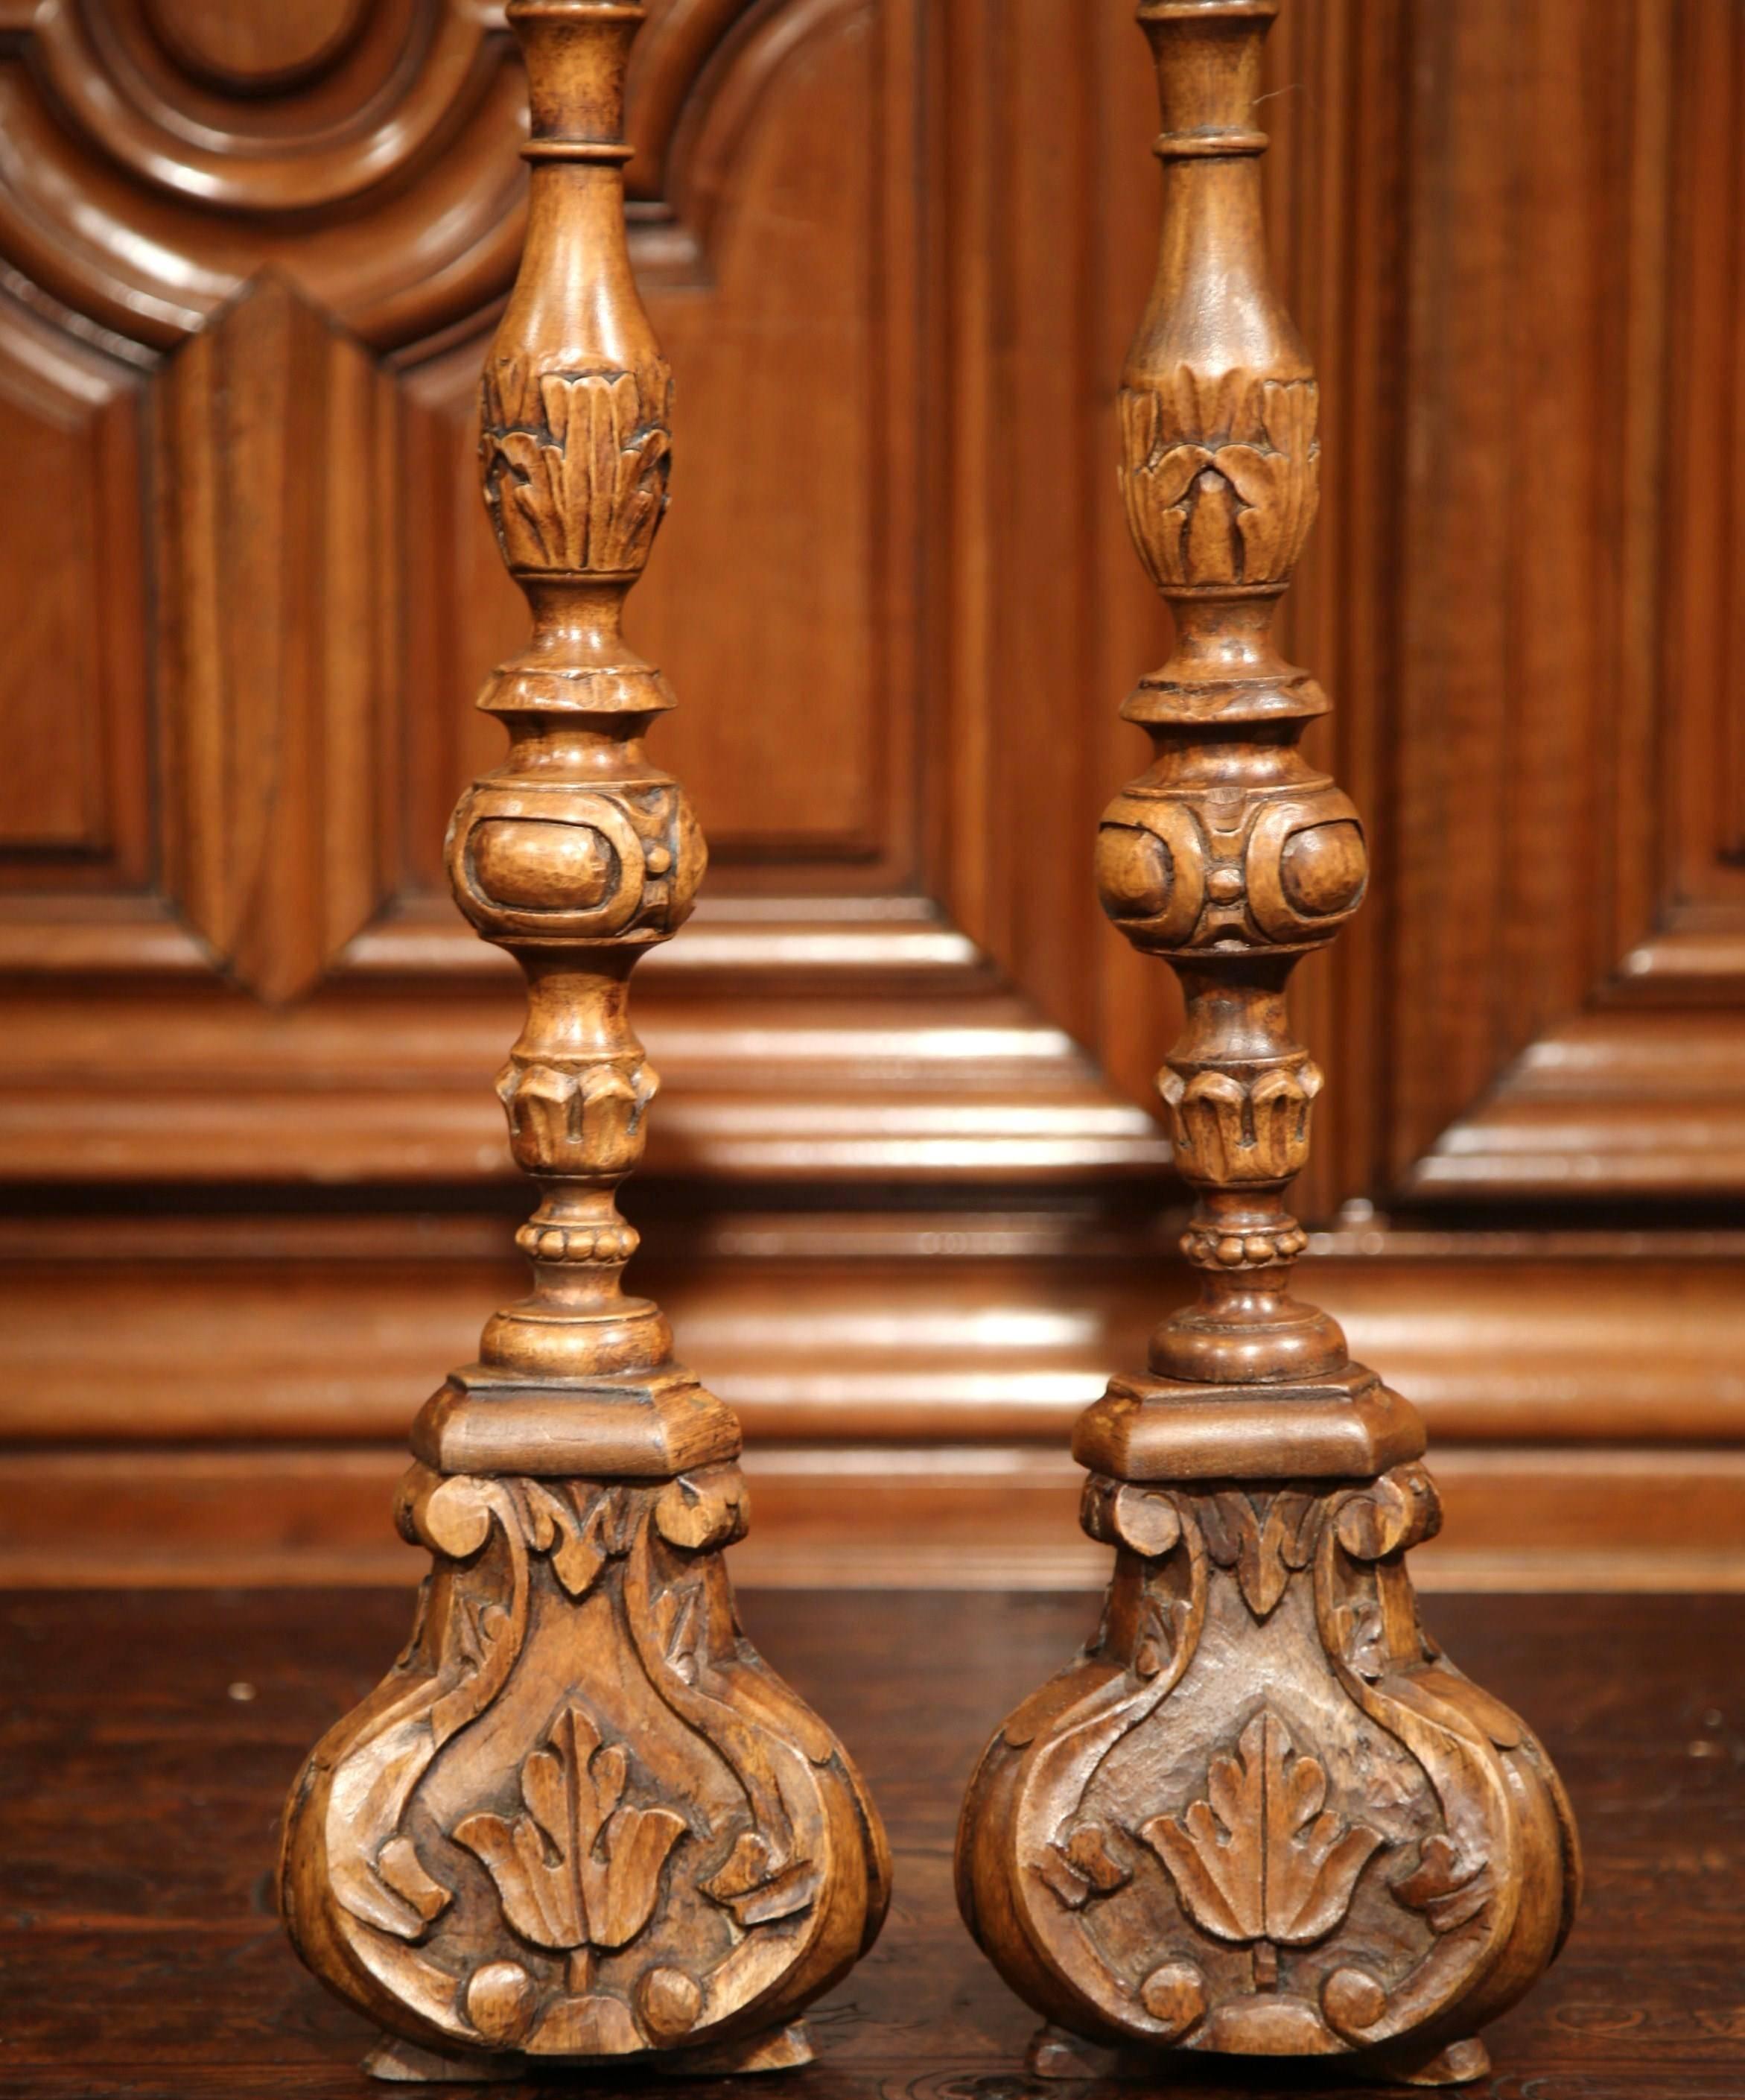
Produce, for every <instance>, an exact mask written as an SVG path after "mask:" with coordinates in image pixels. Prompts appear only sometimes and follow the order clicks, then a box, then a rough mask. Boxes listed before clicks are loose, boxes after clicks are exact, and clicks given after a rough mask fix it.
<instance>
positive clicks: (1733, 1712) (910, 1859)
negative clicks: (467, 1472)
mask: <svg viewBox="0 0 1745 2100" xmlns="http://www.w3.org/2000/svg"><path fill="white" fill-rule="evenodd" d="M742 1603H743V1609H744V1612H745V1617H746V1621H747V1628H748V1630H749V1631H750V1632H751V1634H752V1635H753V1636H754V1637H755V1638H756V1640H757V1642H758V1643H759V1645H760V1648H762V1649H763V1650H764V1651H765V1652H766V1653H767V1654H768V1655H769V1657H770V1658H771V1659H772V1661H773V1662H774V1663H775V1665H777V1666H778V1668H779V1669H780V1670H782V1672H783V1673H784V1674H786V1675H787V1676H788V1677H789V1678H790V1679H791V1681H792V1682H793V1683H795V1686H796V1687H798V1688H799V1689H800V1692H803V1693H804V1695H805V1696H807V1697H808V1698H809V1699H810V1700H811V1701H813V1702H814V1703H815V1704H816V1705H817V1706H818V1707H819V1708H820V1709H821V1710H824V1711H826V1712H827V1713H829V1714H831V1715H832V1716H833V1717H834V1718H835V1719H836V1720H837V1721H838V1722H839V1723H840V1725H841V1727H842V1730H843V1733H844V1740H846V1741H847V1742H848V1745H849V1747H850V1749H852V1751H853V1754H854V1755H855V1757H856V1758H857V1759H858V1760H859V1762H861V1767H862V1768H863V1770H864V1771H865V1772H866V1776H867V1778H868V1780H869V1781H870V1784H871V1785H873V1786H874V1787H875V1789H877V1791H878V1794H879V1799H880V1800H881V1802H883V1803H884V1807H885V1810H886V1812H887V1814H888V1817H889V1819H890V1824H891V1829H892V1838H893V1840H894V1846H895V1854H896V1886H897V1899H896V1904H895V1908H894V1909H893V1911H892V1917H891V1921H890V1923H889V1924H888V1926H887V1927H886V1929H885V1932H884V1935H883V1937H882V1938H881V1939H880V1940H879V1944H878V1946H877V1947H876V1948H875V1949H874V1950H873V1952H872V1953H871V1954H870V1956H869V1957H867V1959H866V1961H865V1962H864V1963H862V1964H861V1966H860V1967H859V1968H858V1969H857V1970H856V1971H855V1973H854V1974H853V1976H852V1977H851V1978H850V1979H848V1982H847V1983H844V1985H842V1986H841V1987H840V1988H839V1989H838V1990H837V1991H835V1992H833V1993H832V1994H831V1996H830V1997H828V1998H827V1999H826V2000H825V2001H822V2004H821V2005H820V2006H819V2008H818V2009H817V2013H816V2014H814V2016H813V2024H814V2030H815V2033H816V2036H817V2045H818V2060H817V2063H814V2064H813V2066H812V2067H810V2068H809V2069H808V2070H805V2071H800V2072H797V2073H795V2074H794V2075H793V2076H792V2077H791V2079H787V2080H784V2081H782V2085H781V2087H780V2089H781V2091H782V2092H783V2093H792V2094H793V2095H794V2096H795V2100H831V2096H836V2095H841V2096H844V2100H848V2096H853V2100H892V2096H893V2095H897V2096H910V2100H928V2096H944V2100H1000V2096H1002V2095H1004V2096H1007V2100H1039V2096H1040V2095H1041V2093H1043V2092H1044V2091H1046V2090H1047V2088H1045V2087H1042V2086H1040V2085H1032V2084H1031V2083H1030V2081H1029V2080H1027V2079H1026V2078H1025V2076H1024V2075H1023V2072H1022V2067H1021V2063H1022V2055H1023V2050H1024V2046H1025V2037H1026V2036H1027V2033H1028V2032H1029V2026H1030V2024H1031V2023H1030V2020H1029V2017H1028V2015H1027V2014H1025V2010H1024V2008H1023V2007H1022V2006H1021V2005H1019V2003H1018V2001H1016V1999H1015V1998H1013V1997H1012V1996H1011V1995H1010V1993H1009V1992H1007V1990H1006V1989H1005V1988H1004V1986H1003V1985H1002V1983H1000V1981H999V1979H998V1978H997V1977H996V1976H995V1975H994V1972H993V1971H992V1970H991V1969H989V1967H988V1965H987V1964H986V1963H985V1961H982V1959H981V1958H980V1956H979V1955H978V1954H977V1953H976V1950H975V1949H974V1948H973V1947H972V1945H971V1943H970V1942H969V1940H968V1939H967V1937H966V1936H965V1935H964V1933H963V1929H962V1927H961V1926H959V1925H958V1921H957V1919H956V1917H955V1915H954V1912H953V1908H952V1904H951V1895H950V1842H951V1829H952V1824H953V1820H954V1815H955V1812H956V1804H957V1801H958V1795H959V1793H960V1791H961V1789H962V1786H963V1780H964V1779H965V1777H966V1776H967V1769H968V1764H969V1760H970V1758H971V1756H972V1749H973V1744H974V1740H975V1737H976V1732H977V1730H978V1728H979V1727H980V1722H981V1718H982V1717H983V1716H984V1715H985V1714H988V1713H989V1712H994V1711H998V1710H1000V1709H1001V1708H1002V1707H1004V1706H1006V1705H1009V1704H1010V1703H1011V1701H1014V1700H1016V1699H1017V1698H1018V1697H1019V1696H1021V1694H1022V1693H1023V1692H1025V1691H1026V1690H1027V1689H1028V1688H1029V1686H1030V1685H1031V1684H1032V1683H1033V1682H1035V1681H1036V1679H1038V1677H1039V1676H1040V1675H1041V1674H1042V1672H1044V1671H1045V1670H1047V1669H1048V1668H1049V1667H1051V1665H1052V1664H1053V1662H1054V1661H1055V1660H1056V1659H1057V1658H1058V1657H1060V1656H1061V1655H1064V1654H1065V1653H1067V1652H1069V1650H1070V1648H1071V1647H1072V1645H1073V1643H1074V1642H1075V1641H1077V1640H1078V1639H1082V1638H1083V1637H1084V1636H1085V1635H1087V1634H1088V1633H1089V1632H1090V1631H1091V1624H1092V1621H1093V1618H1094V1617H1095V1607H1094V1605H1093V1604H1092V1602H1091V1599H1089V1598H1086V1597H1083V1596H1077V1597H1053V1596H1047V1595H1027V1596H1010V1595H1008V1596H995V1595H979V1596H976V1595H913V1594H911V1595H882V1596H879V1597H876V1598H873V1597H853V1598H843V1597H837V1596H829V1595H793V1594H785V1595H771V1594H769V1593H764V1592H757V1593H751V1594H747V1595H745V1596H744V1597H743V1599H742ZM404 1615H405V1614H404V1601H403V1595H401V1594H400V1593H399V1591H398V1590H395V1591H391V1592H390V1591H368V1592H354V1593H352V1594H350V1595H348V1596H347V1597H346V1608H345V1609H344V1610H343V1611H342V1612H331V1613H327V1614H324V1615H322V1617H319V1619H318V1620H316V1621H311V1620H310V1619H309V1617H307V1615H306V1612H305V1609H304V1605H303V1600H302V1599H298V1598H296V1597H288V1596H284V1595H271V1594H268V1595H258V1594H257V1595H246V1594H242V1593H236V1592H232V1593H230V1594H227V1595H179V1596H175V1595H163V1594H159V1595H143V1596H142V1595H100V1596H98V1595H81V1596H73V1597H69V1596H56V1595H34V1596H29V1597H16V1596H13V1597H8V1598H7V1599H5V1601H4V1604H3V1606H0V1629H3V1635H4V1637H3V1639H0V1672H3V1674H4V1690H3V1694H0V1711H3V1713H4V1715H5V1722H4V1737H3V1741H4V1761H5V1764H6V1767H7V1783H6V1785H5V1788H4V1791H3V1793H0V1861H3V1865H0V1890H3V1893H4V1902H3V1904H0V1913H3V1915H0V1961H3V1964H4V1973H5V1975H6V1979H7V2007H8V2010H7V2023H6V2060H5V2064H4V2067H3V2068H0V2086H3V2089H4V2090H5V2091H6V2093H7V2095H8V2096H9V2100H121V2096H122V2095H124V2094H126V2095H128V2096H130V2100H219V2096H223V2100H249V2096H254V2095H259V2096H262V2100H267V2096H278V2095H284V2096H292V2095H295V2096H298V2100H340V2096H342V2095H345V2096H350V2095H358V2096H361V2095H363V2094H364V2093H366V2092H368V2090H370V2088H369V2086H368V2082H367V2081H366V2080H364V2078H363V2077H362V2076H360V2074H359V2072H358V2071H357V2069H356V2068H355V2065H356V2059H357V2057H358V2054H359V2050H360V2049H361V2048H362V2046H363V2045H364V2042H365V2040H366V2039H367V2029H366V2027H365V2023H364V2022H363V2021H362V2020H360V2019H359V2018H358V2017H357V2016H356V2015H355V2014H352V2013H350V2012H348V2011H347V2010H346V2009H345V2008H344V2007H342V2005H339V2004H338V2003H337V2001H334V2000H333V1999H332V1998H330V1997H329V1996H328V1995H327V1994H326V1992H324V1991H322V1990H321V1989H320V1988H319V1986H318V1985H317V1984H316V1983H315V1982H314V1981H313V1980H312V1979H311V1978H309V1977H308V1976H306V1974H304V1973H303V1972H302V1970H300V1969H299V1968H298V1967H297V1964H296V1962H295V1961H293V1959H292V1957H291V1955H290V1952H289V1949H288V1948H286V1947H285V1945H284V1941H283V1939H282V1938H281V1937H280V1933H279V1930H278V1926H277V1923H276V1921H275V1919H274V1917H273V1916H272V1911H271V1895H270V1891H269V1886H268V1870H269V1868H270V1864H271V1853H272V1843H273V1821H274V1817H275V1814H276V1812H277V1809H278V1805H279V1802H280V1798H281V1796H282V1794H283V1792H284V1785H285V1783H286V1781H287V1780H288V1778H289V1775H290V1773H291V1771H292V1770H293V1767H294V1766H295V1764H296V1762H297V1759H298V1758H300V1757H301V1756H302V1750H303V1746H304V1745H305V1744H306V1742H307V1740H309V1738H310V1736H311V1735H313V1734H314V1733H315V1732H316V1731H318V1730H319V1728H321V1727H324V1725H325V1724H326V1723H327V1722H328V1720H330V1719H331V1718H333V1716H334V1715H335V1714H337V1713H339V1712H340V1711H341V1710H343V1709H344V1708H345V1707H346V1705H349V1704H350V1701H352V1699H353V1698H355V1696H357V1694H358V1693H359V1692H361V1691H362V1690H363V1689H364V1687H365V1686H366V1685H368V1683H369V1682H370V1681H371V1679H372V1677H373V1675H374V1673H375V1670H376V1669H377V1662H378V1658H379V1657H380V1655H381V1652H382V1651H383V1649H384V1648H385V1647H386V1646H388V1645H390V1644H391V1643H393V1642H394V1641H395V1640H397V1639H399V1636H400V1634H401V1632H402V1630H403V1621H404ZM1428 1617H1429V1621H1430V1626H1432V1628H1433V1629H1434V1631H1435V1632H1436V1633H1437V1635H1439V1637H1441V1638H1443V1639H1447V1640H1448V1642H1449V1643H1451V1644H1453V1645H1456V1646H1457V1648H1458V1649H1459V1652H1461V1654H1462V1655H1464V1656H1465V1657H1467V1658H1468V1659H1469V1660H1470V1661H1471V1662H1472V1663H1473V1664H1474V1666H1475V1667H1476V1668H1478V1670H1480V1671H1481V1673H1482V1674H1483V1677H1484V1679H1485V1682H1486V1683H1487V1684H1488V1685H1490V1686H1491V1687H1492V1688H1493V1689H1494V1690H1495V1691H1496V1692H1498V1693H1499V1694H1500V1696H1503V1697H1505V1698H1507V1699H1509V1700H1512V1701H1517V1700H1518V1701H1521V1702H1522V1703H1523V1704H1530V1705H1531V1706H1532V1708H1533V1710H1534V1711H1535V1712H1536V1713H1537V1714H1540V1716H1541V1718H1542V1719H1543V1723H1544V1726H1545V1737H1546V1740H1547V1743H1548V1745H1549V1748H1550V1749H1551V1750H1552V1752H1553V1755H1554V1756H1555V1757H1556V1758H1557V1759H1558V1763H1559V1765H1560V1767H1562V1771H1564V1773H1565V1775H1566V1776H1567V1778H1568V1780H1569V1782H1570V1786H1571V1791H1572V1793H1573V1794H1574V1797H1575V1802H1576V1806H1577V1808H1578V1810H1579V1811H1580V1813H1581V1815H1582V1816H1583V1818H1584V1822H1585V1824H1586V1827H1587V1829H1588V1831H1589V1838H1590V1866H1591V1868H1592V1881H1591V1885H1590V1889H1589V1898H1588V1902H1587V1905H1586V1908H1585V1909H1584V1913H1583V1917H1582V1921H1581V1924H1580V1928H1579V1929H1578V1930H1577V1932H1576V1934H1575V1938H1574V1939H1572V1941H1571V1944H1570V1947H1569V1949H1568V1951H1567V1953H1566V1954H1565V1956H1564V1957H1563V1959H1562V1961H1560V1962H1559V1963H1558V1965H1557V1967H1556V1968H1555V1969H1553V1970H1552V1971H1551V1973H1550V1974H1549V1977H1548V1978H1547V1979H1545V1983H1544V1985H1543V1986H1542V1987H1541V1988H1540V1990H1539V1991H1537V1992H1535V1993H1534V1994H1533V1996H1531V1997H1530V1998H1529V1999H1528V2000H1527V2001H1525V2002H1524V2003H1523V2004H1522V2005H1520V2006H1519V2007H1518V2008H1517V2009H1516V2010H1515V2011H1514V2012H1513V2013H1511V2014H1509V2015H1507V2017H1506V2018H1504V2019H1503V2020H1501V2021H1500V2022H1499V2023H1497V2025H1496V2027H1494V2028H1493V2029H1492V2031H1491V2035H1492V2052H1493V2054H1494V2056H1495V2058H1496V2072H1495V2075H1494V2077H1493V2078H1492V2080H1490V2081H1489V2082H1488V2084H1487V2085H1483V2086H1481V2087H1480V2088H1479V2089H1478V2091H1479V2093H1483V2094H1485V2095H1487V2096H1494V2100H1524V2096H1530V2095H1537V2096H1540V2100H1742V2096H1745V1991H1742V1988H1741V1982H1740V1975H1739V1965H1738V1939H1739V1933H1738V1892H1739V1890H1740V1888H1741V1887H1742V1886H1745V1736H1742V1720H1745V1665H1742V1664H1741V1661H1740V1657H1741V1656H1742V1655H1745V1600H1741V1599H1736V1598H1707V1597H1692V1598H1609V1599H1591V1598H1589V1599H1545V1598H1518V1597H1506V1598H1505V1597H1497V1598H1483V1599H1474V1598H1464V1597H1442V1598H1438V1599H1434V1601H1433V1603H1432V1604H1431V1605H1430V1608H1429V1611H1428ZM1171 2086H1172V2089H1178V2090H1179V2091H1181V2092H1182V2093H1185V2094H1191V2095H1195V2096H1198V2095H1201V2094H1210V2093H1219V2092H1221V2093H1229V2092H1231V2091H1232V2090H1235V2091H1240V2092H1246V2093H1267V2094H1274V2093H1283V2092H1287V2091H1289V2092H1302V2091H1311V2090H1312V2091H1314V2092H1315V2093H1324V2094H1328V2095H1333V2094H1345V2093H1355V2092H1358V2091H1361V2090H1364V2089H1362V2088H1352V2087H1350V2086H1347V2085H1345V2084H1343V2083H1342V2082H1341V2081H1340V2080H1338V2079H1337V2077H1333V2078H1331V2079H1329V2078H1326V2077H1322V2078H1318V2079H1316V2080H1314V2081H1312V2082H1306V2081H1304V2080H1301V2079H1294V2080H1293V2079H1288V2078H1287V2077H1286V2076H1285V2075H1284V2074H1282V2073H1280V2071H1278V2070H1276V2069H1272V2070H1263V2071H1258V2072H1250V2073H1248V2074H1244V2073H1242V2072H1240V2071H1238V2070H1236V2069H1235V2068H1234V2067H1232V2066H1230V2065H1227V2064H1225V2065H1222V2066H1217V2067H1196V2066H1195V2065H1193V2064H1192V2063H1182V2064H1180V2065H1179V2066H1177V2067H1174V2076H1173V2077H1172V2081H1171ZM538 2089H539V2090H550V2089H551V2088H550V2087H549V2086H541V2087H540V2088H538ZM592 2089H593V2090H597V2091H601V2092H606V2093H610V2092H613V2091H615V2090H619V2089H622V2090H626V2091H628V2090H646V2086H636V2087H624V2088H619V2087H615V2086H614V2085H612V2084H610V2082H607V2083H606V2084H603V2085H595V2086H593V2088H592ZM509 2090H511V2091H519V2090H531V2088H526V2089H523V2088H511V2089H509ZM721 2090H723V2091H725V2090H727V2089H726V2088H725V2087H724V2088H722V2089H721ZM1121 2090H1126V2091H1132V2090H1134V2089H1133V2088H1131V2087H1128V2088H1124V2089H1121V2088H1116V2087H1113V2086H1110V2087H1108V2088H1104V2089H1095V2088H1087V2089H1086V2093H1087V2095H1088V2094H1090V2093H1096V2092H1106V2093H1108V2095H1109V2096H1110V2100H1113V2096H1115V2095H1116V2094H1117V2093H1118V2092H1119V2091H1121ZM1368 2090H1373V2088H1372V2089H1368Z"/></svg>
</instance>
